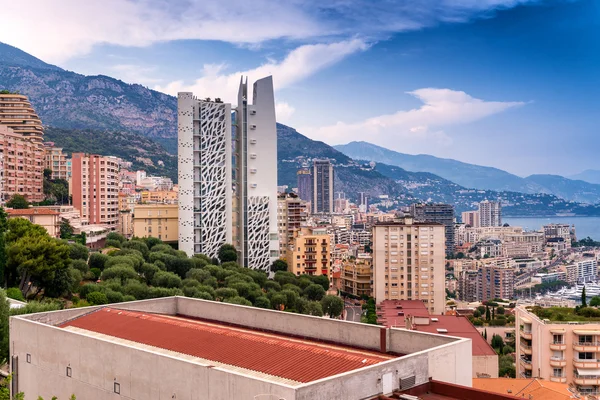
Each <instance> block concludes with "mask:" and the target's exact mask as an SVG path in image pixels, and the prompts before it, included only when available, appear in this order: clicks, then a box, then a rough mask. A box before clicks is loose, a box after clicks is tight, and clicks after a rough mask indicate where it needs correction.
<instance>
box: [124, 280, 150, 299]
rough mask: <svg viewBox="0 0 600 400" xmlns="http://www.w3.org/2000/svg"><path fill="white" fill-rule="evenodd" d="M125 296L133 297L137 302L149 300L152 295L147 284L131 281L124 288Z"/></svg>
mask: <svg viewBox="0 0 600 400" xmlns="http://www.w3.org/2000/svg"><path fill="white" fill-rule="evenodd" d="M123 294H124V295H125V296H133V297H134V298H135V299H136V300H144V299H147V298H148V296H149V294H150V288H149V287H148V285H146V284H145V283H142V282H140V281H137V280H134V279H130V280H128V281H127V282H126V283H125V285H124V286H123Z"/></svg>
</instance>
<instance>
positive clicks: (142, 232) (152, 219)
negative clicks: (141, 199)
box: [132, 204, 179, 242]
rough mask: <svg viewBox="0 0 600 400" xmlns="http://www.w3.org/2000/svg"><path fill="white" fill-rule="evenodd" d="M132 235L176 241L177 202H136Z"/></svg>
mask: <svg viewBox="0 0 600 400" xmlns="http://www.w3.org/2000/svg"><path fill="white" fill-rule="evenodd" d="M132 225H133V236H136V237H155V238H159V239H160V240H162V241H163V242H176V241H177V239H178V236H179V229H178V206H177V204H138V205H137V206H136V207H135V211H134V212H133V220H132Z"/></svg>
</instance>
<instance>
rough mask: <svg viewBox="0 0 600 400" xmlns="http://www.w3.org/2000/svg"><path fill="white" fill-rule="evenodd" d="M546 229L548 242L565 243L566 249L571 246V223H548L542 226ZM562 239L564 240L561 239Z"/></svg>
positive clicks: (545, 237) (545, 236)
mask: <svg viewBox="0 0 600 400" xmlns="http://www.w3.org/2000/svg"><path fill="white" fill-rule="evenodd" d="M542 229H543V230H544V239H545V240H546V241H547V242H550V241H552V242H554V243H557V242H559V243H561V242H562V243H564V245H565V246H564V250H568V249H570V248H571V225H569V224H548V225H544V226H543V227H542ZM557 239H558V240H557ZM560 239H562V240H560Z"/></svg>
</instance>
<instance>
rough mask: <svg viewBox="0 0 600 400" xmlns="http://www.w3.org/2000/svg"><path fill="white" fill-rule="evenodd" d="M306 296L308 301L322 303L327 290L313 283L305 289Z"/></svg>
mask: <svg viewBox="0 0 600 400" xmlns="http://www.w3.org/2000/svg"><path fill="white" fill-rule="evenodd" d="M304 295H305V296H306V298H307V299H308V300H312V301H321V299H322V298H323V296H325V290H324V289H323V287H322V286H321V285H317V284H315V283H313V284H311V285H310V286H308V287H307V288H306V289H304Z"/></svg>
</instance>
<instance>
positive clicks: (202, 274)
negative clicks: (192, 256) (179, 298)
mask: <svg viewBox="0 0 600 400" xmlns="http://www.w3.org/2000/svg"><path fill="white" fill-rule="evenodd" d="M210 276H211V275H210V272H208V271H206V270H204V269H200V268H192V269H190V270H189V271H188V272H187V273H186V274H185V277H186V278H191V279H195V280H197V281H198V282H202V281H204V280H205V279H207V278H210Z"/></svg>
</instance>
